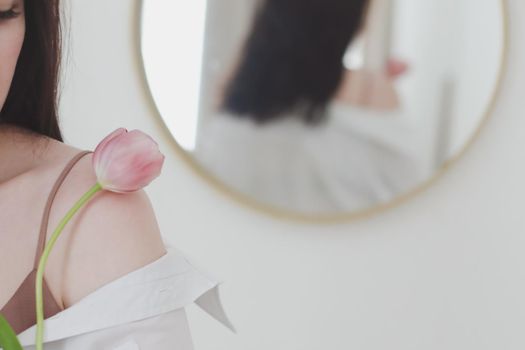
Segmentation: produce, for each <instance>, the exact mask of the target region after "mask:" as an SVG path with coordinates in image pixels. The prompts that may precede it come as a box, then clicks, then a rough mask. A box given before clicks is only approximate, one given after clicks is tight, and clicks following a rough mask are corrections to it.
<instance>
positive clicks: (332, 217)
mask: <svg viewBox="0 0 525 350" xmlns="http://www.w3.org/2000/svg"><path fill="white" fill-rule="evenodd" d="M143 5H144V0H141V1H140V3H139V4H138V6H137V18H138V20H137V23H138V25H137V26H136V30H137V32H136V35H135V36H136V38H137V43H136V44H137V51H138V57H139V61H140V62H139V65H140V72H141V78H142V79H143V82H144V86H145V87H146V90H147V91H148V92H147V95H148V98H149V100H150V103H151V104H152V106H153V108H154V110H155V113H156V114H157V118H158V119H159V120H160V121H161V125H162V127H163V128H164V130H165V131H166V132H167V133H168V135H169V137H170V138H171V139H172V141H173V143H174V148H175V151H176V153H177V154H178V156H179V157H180V158H181V159H182V160H183V161H184V162H185V163H186V164H188V165H189V166H190V168H191V169H192V170H193V171H194V172H195V173H196V174H197V175H198V176H199V177H200V178H201V180H204V182H206V183H208V184H211V185H212V187H213V188H215V189H216V190H218V192H219V193H222V194H223V195H224V197H225V198H229V199H233V200H234V201H236V202H238V203H239V204H242V205H244V206H247V207H249V208H251V209H253V210H255V211H257V212H262V213H264V214H266V215H269V216H270V217H273V218H276V219H285V220H292V221H297V222H303V223H317V224H322V223H342V222H349V221H353V220H359V219H364V218H367V217H369V216H372V215H375V214H379V213H382V212H383V211H386V210H388V209H390V208H393V207H396V206H398V205H401V204H403V203H405V202H407V201H408V200H410V199H412V198H414V197H416V196H417V195H418V194H419V193H421V192H423V191H425V190H426V189H428V188H429V187H431V186H432V185H433V184H434V183H435V182H437V181H438V180H439V179H440V178H441V177H442V176H443V174H444V173H445V172H446V171H448V170H449V169H450V167H451V166H452V165H453V164H455V163H456V162H457V161H458V160H459V159H460V158H461V157H463V156H464V155H465V153H466V152H467V151H468V149H470V147H471V146H472V145H473V144H474V143H475V141H476V139H477V138H478V137H479V135H480V134H481V132H482V130H483V128H484V127H485V125H486V124H487V122H488V120H489V118H490V116H491V115H492V113H493V111H494V107H495V105H496V101H497V99H498V97H499V93H500V91H501V85H502V82H503V77H504V75H505V73H506V70H507V59H508V47H509V19H508V4H507V2H506V0H500V6H501V13H502V16H503V18H502V26H503V28H502V33H503V38H502V39H503V45H502V52H501V64H500V67H499V73H498V78H497V80H496V84H495V86H494V89H493V93H492V96H491V98H490V100H489V103H488V105H487V108H486V109H485V113H484V115H483V117H482V120H481V122H480V123H479V124H478V127H477V128H476V129H475V130H474V132H473V134H472V136H471V137H470V138H469V139H468V140H467V142H466V143H465V145H464V146H463V147H462V149H461V150H460V151H459V152H458V153H457V154H456V155H454V156H452V157H451V158H449V159H447V161H446V162H444V164H443V165H442V166H441V168H440V169H438V170H437V171H436V172H435V174H434V176H432V177H431V178H429V179H428V180H427V181H425V182H423V183H421V184H420V185H419V186H416V187H414V189H413V190H411V191H409V192H407V193H405V194H401V195H399V196H397V197H396V198H395V199H393V200H391V201H390V202H386V203H382V204H378V205H376V206H374V207H370V208H366V209H362V210H357V211H354V212H349V213H343V214H303V213H299V212H295V211H291V210H285V209H280V208H277V207H274V206H272V205H269V204H265V203H262V202H259V201H257V200H256V199H254V198H253V197H250V196H248V195H244V194H242V193H240V192H238V191H236V190H234V189H232V188H230V187H228V186H226V185H225V184H224V183H223V182H222V181H220V180H219V179H218V178H216V177H215V176H214V175H212V174H210V173H209V172H208V171H207V170H206V169H205V168H204V167H203V166H202V165H200V164H199V163H198V161H196V160H195V159H194V158H193V156H191V155H190V154H189V153H188V152H187V151H186V150H184V149H183V148H182V147H181V146H180V145H179V143H178V142H177V140H175V138H174V137H173V135H172V133H171V131H170V130H169V128H168V127H167V125H166V123H165V122H164V119H163V118H162V115H161V113H160V111H159V110H158V108H157V104H156V102H155V98H154V96H153V95H152V92H151V89H150V88H149V82H148V77H147V74H146V69H145V64H144V56H143V54H142V13H143V11H142V8H143Z"/></svg>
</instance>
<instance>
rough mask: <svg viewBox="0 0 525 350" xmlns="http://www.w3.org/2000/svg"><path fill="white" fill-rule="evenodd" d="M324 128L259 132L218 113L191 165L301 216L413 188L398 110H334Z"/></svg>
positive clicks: (291, 123)
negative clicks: (200, 166)
mask: <svg viewBox="0 0 525 350" xmlns="http://www.w3.org/2000/svg"><path fill="white" fill-rule="evenodd" d="M329 117H330V118H329V119H328V121H327V123H325V124H322V125H318V126H314V127H309V126H306V125H305V124H304V123H303V121H302V120H300V119H299V118H294V117H290V118H282V119H280V120H276V121H271V122H269V123H267V124H265V125H262V126H259V125H257V124H255V123H254V122H253V121H252V120H251V119H248V118H237V117H235V116H232V115H229V114H224V113H223V114H217V115H214V116H212V117H210V118H209V120H206V121H203V123H202V128H201V130H200V132H199V134H198V136H199V138H198V140H197V147H196V150H195V157H196V159H197V160H198V161H199V162H200V163H201V164H202V165H203V166H204V168H205V169H207V170H209V171H211V173H212V174H214V175H215V176H217V177H218V178H219V179H220V180H221V181H223V182H224V183H225V184H226V185H227V186H229V187H231V188H233V189H234V190H237V191H240V192H241V193H243V194H245V195H248V196H250V197H252V198H254V199H256V200H257V201H262V202H265V203H267V204H270V205H273V206H277V207H281V208H283V209H288V210H294V211H300V212H305V213H326V212H327V213H334V212H348V211H356V210H363V209H366V208H368V207H373V206H375V205H377V204H380V203H384V202H387V201H389V200H391V199H393V198H394V197H397V196H399V195H401V194H405V193H406V192H408V191H409V190H411V189H413V188H415V187H416V185H419V184H420V182H421V177H422V176H421V171H420V168H419V165H418V164H417V161H416V160H415V158H414V157H413V156H412V154H413V152H412V151H413V150H414V147H415V146H414V144H415V143H414V142H413V141H412V140H411V135H412V134H414V132H413V131H411V130H410V123H405V121H404V120H403V119H402V118H403V117H402V113H400V112H395V111H394V112H390V111H388V112H384V111H373V110H367V109H363V108H359V107H353V106H349V105H342V104H333V105H332V106H331V107H330V109H329Z"/></svg>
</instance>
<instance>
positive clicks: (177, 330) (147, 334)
mask: <svg viewBox="0 0 525 350" xmlns="http://www.w3.org/2000/svg"><path fill="white" fill-rule="evenodd" d="M45 348H46V350H70V349H75V350H92V349H101V350H149V349H155V350H173V349H177V350H194V346H193V339H192V337H191V333H190V328H189V324H188V319H187V317H186V311H185V309H184V308H179V309H176V310H172V311H169V312H165V313H162V314H160V315H156V316H153V317H148V318H145V319H142V320H138V321H134V322H129V323H125V324H121V325H118V326H115V327H110V328H104V329H100V330H97V331H94V332H89V333H84V334H80V335H78V336H74V337H70V338H66V339H61V340H58V341H54V342H51V343H46V344H45ZM24 349H25V350H34V349H35V348H34V346H29V347H26V348H24Z"/></svg>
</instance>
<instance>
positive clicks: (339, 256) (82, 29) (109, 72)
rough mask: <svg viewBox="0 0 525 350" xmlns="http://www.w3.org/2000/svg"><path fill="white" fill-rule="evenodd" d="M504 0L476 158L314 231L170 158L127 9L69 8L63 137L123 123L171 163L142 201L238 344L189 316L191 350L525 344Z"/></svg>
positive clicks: (521, 66)
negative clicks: (503, 50)
mask: <svg viewBox="0 0 525 350" xmlns="http://www.w3.org/2000/svg"><path fill="white" fill-rule="evenodd" d="M508 3H509V8H510V11H509V12H510V48H509V49H510V52H509V62H508V69H509V70H508V74H506V76H505V80H504V84H503V89H502V91H501V96H500V98H499V100H498V103H497V105H496V108H495V111H494V115H493V116H492V118H491V119H490V121H489V123H488V125H487V127H486V128H485V129H484V131H483V132H482V134H481V136H480V138H479V139H478V140H477V141H476V143H475V144H474V147H472V148H471V149H470V150H469V151H468V152H467V154H466V156H465V157H464V158H463V159H462V160H461V161H460V162H459V163H457V164H456V165H454V166H453V167H452V168H451V170H450V171H449V172H447V173H446V175H445V176H444V177H443V178H441V179H440V181H438V182H437V183H436V184H435V185H434V186H433V187H431V188H430V189H428V190H427V191H425V192H424V193H423V194H421V195H419V196H417V197H416V198H414V199H412V200H411V201H409V202H407V203H405V204H403V205H401V206H398V207H396V208H395V209H391V210H389V211H387V212H385V213H382V214H379V215H376V216H374V217H372V218H369V219H366V220H361V221H357V222H353V223H347V224H338V225H317V226H315V225H306V224H299V223H293V222H286V221H279V220H275V219H272V218H269V217H267V216H265V215H263V214H259V213H258V212H254V211H252V210H251V209H248V208H244V207H242V206H240V205H238V204H237V203H236V202H233V201H231V200H229V199H228V198H227V197H224V196H223V195H222V194H220V193H218V192H216V191H215V190H214V189H213V188H211V187H209V186H208V185H207V184H206V183H205V182H203V180H201V179H200V178H199V177H197V176H195V174H194V173H193V171H192V170H191V169H190V168H189V167H188V166H187V165H186V164H185V163H184V162H183V161H182V159H181V158H180V157H179V156H178V155H177V153H176V152H175V143H174V141H173V140H172V138H171V137H170V134H169V133H168V131H167V130H166V129H164V128H163V124H162V122H161V120H160V118H158V117H157V115H156V110H155V107H154V105H153V103H152V101H151V99H150V97H149V92H148V90H147V87H146V85H145V81H144V78H143V76H142V67H141V62H140V59H139V55H138V34H139V32H138V27H137V17H138V10H139V6H138V1H134V0H113V1H102V0H91V1H72V0H68V1H67V2H66V4H67V8H68V9H69V22H70V24H69V25H68V28H70V29H71V36H70V39H69V40H70V45H69V46H68V47H69V51H70V59H69V61H68V62H65V63H66V64H67V70H66V71H67V77H66V80H65V81H64V91H63V94H62V104H61V112H62V121H61V125H62V128H63V131H64V134H65V142H66V143H68V144H72V145H74V146H76V147H80V148H84V149H94V147H95V146H96V144H97V143H98V142H99V141H100V140H101V139H102V138H103V137H104V136H106V135H107V134H108V133H110V132H111V131H113V130H114V129H116V128H118V127H126V128H127V129H128V130H132V129H140V130H142V131H144V132H146V133H148V134H150V135H151V136H152V137H154V138H155V140H157V142H158V143H159V145H160V149H161V151H162V152H163V153H164V154H165V155H166V161H165V166H164V168H163V172H162V174H161V176H160V177H159V178H158V179H156V180H155V181H154V182H153V183H152V184H150V185H149V186H148V187H147V188H146V191H147V192H148V194H149V195H150V198H151V201H152V203H153V205H154V207H155V210H156V214H157V218H158V221H159V225H160V227H161V229H162V231H163V233H164V235H165V236H166V239H168V240H169V241H170V242H172V243H173V244H174V245H176V246H177V247H178V248H179V249H181V250H183V251H184V252H185V253H187V254H189V255H190V256H191V257H193V258H194V260H196V261H198V262H200V263H201V265H203V266H207V267H208V270H209V271H210V272H212V273H214V274H215V275H216V276H217V277H219V278H220V279H222V280H224V283H223V285H222V297H223V300H224V305H225V307H226V309H227V311H228V314H229V315H230V317H231V319H232V321H233V323H234V324H235V325H236V327H237V329H238V334H237V335H234V334H232V333H231V332H229V331H228V330H227V329H226V328H224V327H223V326H222V325H221V324H219V323H217V322H214V320H213V319H211V318H210V317H209V316H208V315H206V314H205V313H204V312H202V311H201V310H200V309H198V308H197V307H196V306H195V305H193V306H192V307H190V308H189V309H188V312H189V318H190V322H191V327H192V331H193V336H194V340H195V346H196V349H198V350H212V349H213V350H215V349H217V350H247V349H250V350H268V349H272V350H285V349H286V350H314V349H315V350H321V349H322V350H324V349H334V350H343V349H344V350H346V349H358V350H372V349H373V350H385V349H389V350H392V349H403V350H410V349H414V350H415V349H417V350H422V349H424V350H430V349H440V350H442V349H458V350H459V349H461V350H465V349H476V350H483V349H487V350H488V349H490V350H494V349H498V350H503V349H523V348H525V332H524V330H525V254H524V251H525V249H524V248H525V232H524V231H525V230H524V228H525V215H524V212H525V210H524V209H525V208H524V205H523V203H524V201H523V198H524V197H525V185H524V184H523V181H524V179H525V156H524V153H525V152H524V151H523V150H524V147H525V138H524V137H523V132H524V131H525V116H524V115H523V113H522V109H523V108H522V106H523V101H524V100H525V84H524V81H523V76H525V43H524V42H523V40H522V38H521V35H522V34H523V33H524V32H525V23H524V22H523V20H522V16H523V15H525V2H523V1H521V0H509V1H508ZM482 54H483V53H480V55H482Z"/></svg>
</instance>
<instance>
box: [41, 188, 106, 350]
mask: <svg viewBox="0 0 525 350" xmlns="http://www.w3.org/2000/svg"><path fill="white" fill-rule="evenodd" d="M100 190H102V186H101V185H100V184H99V183H98V182H97V183H96V184H95V185H94V186H93V187H91V188H90V189H89V190H88V191H87V192H86V193H85V194H84V195H83V196H82V197H81V198H80V199H79V200H78V201H77V202H76V203H75V205H74V206H73V207H72V208H71V209H70V210H69V211H68V212H67V214H66V216H64V218H63V219H62V221H60V223H59V224H58V227H57V228H56V230H55V232H53V235H52V236H51V238H50V239H49V242H48V243H47V244H46V247H45V248H44V252H43V253H42V257H41V258H40V262H39V264H38V270H37V273H36V323H37V326H36V342H35V344H36V350H42V349H43V337H44V325H43V323H44V307H43V300H42V283H43V276H44V270H45V266H46V262H47V257H48V256H49V252H50V251H51V249H52V248H53V246H54V245H55V241H56V240H57V238H58V236H59V235H60V233H61V232H62V230H63V229H64V226H66V224H67V223H68V222H69V220H71V218H72V217H73V215H75V213H76V212H77V211H78V210H79V209H80V208H81V207H82V206H83V205H84V204H85V203H86V202H87V201H88V200H90V199H91V197H93V196H94V195H95V194H96V193H97V192H98V191H100Z"/></svg>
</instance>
